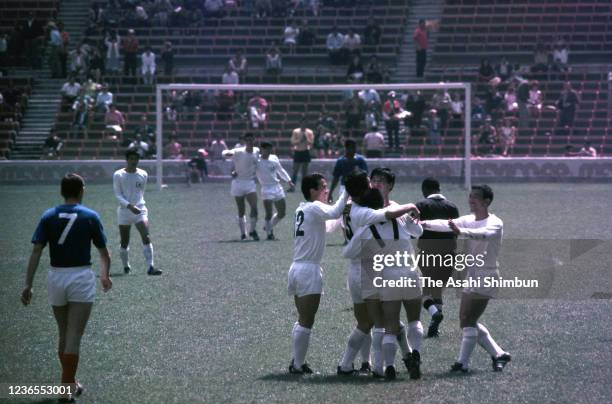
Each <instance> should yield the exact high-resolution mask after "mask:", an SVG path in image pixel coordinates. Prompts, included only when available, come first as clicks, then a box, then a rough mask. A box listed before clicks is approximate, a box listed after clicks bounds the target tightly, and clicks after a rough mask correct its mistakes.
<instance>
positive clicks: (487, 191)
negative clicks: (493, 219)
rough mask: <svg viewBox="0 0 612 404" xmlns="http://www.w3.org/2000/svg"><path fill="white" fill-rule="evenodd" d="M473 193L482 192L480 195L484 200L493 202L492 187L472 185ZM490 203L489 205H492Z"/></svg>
mask: <svg viewBox="0 0 612 404" xmlns="http://www.w3.org/2000/svg"><path fill="white" fill-rule="evenodd" d="M472 191H480V194H481V195H482V199H483V200H484V199H489V200H490V201H491V202H493V190H492V189H491V187H490V186H488V185H485V184H483V185H472ZM491 202H489V203H491Z"/></svg>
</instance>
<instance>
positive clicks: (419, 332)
mask: <svg viewBox="0 0 612 404" xmlns="http://www.w3.org/2000/svg"><path fill="white" fill-rule="evenodd" d="M408 341H409V342H410V346H411V347H412V350H413V351H419V352H420V351H421V341H423V325H422V324H421V322H420V321H419V320H417V321H411V322H410V323H408Z"/></svg>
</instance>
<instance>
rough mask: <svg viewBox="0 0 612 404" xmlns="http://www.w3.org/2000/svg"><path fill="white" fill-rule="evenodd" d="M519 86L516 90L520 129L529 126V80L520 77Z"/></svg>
mask: <svg viewBox="0 0 612 404" xmlns="http://www.w3.org/2000/svg"><path fill="white" fill-rule="evenodd" d="M518 83H519V85H518V87H517V90H516V101H517V103H518V111H519V123H518V127H519V130H520V129H526V128H527V127H528V126H529V108H528V107H527V105H528V102H529V82H528V81H527V80H520V79H518Z"/></svg>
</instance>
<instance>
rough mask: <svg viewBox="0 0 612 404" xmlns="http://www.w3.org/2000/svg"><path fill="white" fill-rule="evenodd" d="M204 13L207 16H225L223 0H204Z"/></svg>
mask: <svg viewBox="0 0 612 404" xmlns="http://www.w3.org/2000/svg"><path fill="white" fill-rule="evenodd" d="M204 15H205V16H206V17H207V18H223V17H225V3H224V2H223V0H206V1H205V2H204Z"/></svg>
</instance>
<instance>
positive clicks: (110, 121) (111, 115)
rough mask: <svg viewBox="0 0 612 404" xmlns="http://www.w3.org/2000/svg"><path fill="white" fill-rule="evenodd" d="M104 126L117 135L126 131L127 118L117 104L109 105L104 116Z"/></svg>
mask: <svg viewBox="0 0 612 404" xmlns="http://www.w3.org/2000/svg"><path fill="white" fill-rule="evenodd" d="M104 125H106V128H107V129H110V130H111V131H114V132H116V133H122V132H123V130H124V129H125V118H124V117H123V113H121V111H119V110H118V109H117V107H116V106H115V104H110V105H109V108H108V111H107V112H106V114H105V115H104Z"/></svg>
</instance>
